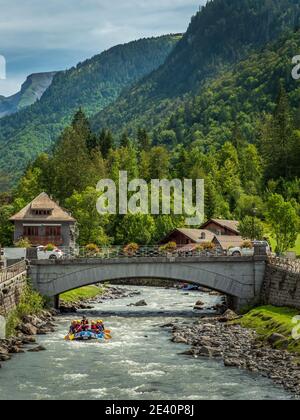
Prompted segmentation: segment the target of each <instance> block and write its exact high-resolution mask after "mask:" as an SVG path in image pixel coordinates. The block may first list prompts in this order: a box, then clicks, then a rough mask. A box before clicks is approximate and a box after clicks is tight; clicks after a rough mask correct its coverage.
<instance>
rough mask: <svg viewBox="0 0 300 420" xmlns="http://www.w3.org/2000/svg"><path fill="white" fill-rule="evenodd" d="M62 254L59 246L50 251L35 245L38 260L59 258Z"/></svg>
mask: <svg viewBox="0 0 300 420" xmlns="http://www.w3.org/2000/svg"><path fill="white" fill-rule="evenodd" d="M63 256H64V253H63V252H62V250H61V249H59V248H54V249H53V250H52V251H49V250H47V247H44V246H38V247H37V257H38V260H60V259H62V258H63Z"/></svg>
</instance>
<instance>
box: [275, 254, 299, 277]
mask: <svg viewBox="0 0 300 420" xmlns="http://www.w3.org/2000/svg"><path fill="white" fill-rule="evenodd" d="M269 263H270V264H271V265H274V266H276V267H279V268H282V269H283V270H285V271H287V272H289V273H294V274H300V260H291V259H289V258H280V257H269Z"/></svg>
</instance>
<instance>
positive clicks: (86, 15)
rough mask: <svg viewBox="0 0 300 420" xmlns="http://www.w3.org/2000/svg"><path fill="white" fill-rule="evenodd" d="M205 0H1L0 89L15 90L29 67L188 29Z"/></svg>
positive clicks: (61, 65) (64, 62) (57, 64)
mask: <svg viewBox="0 0 300 420" xmlns="http://www.w3.org/2000/svg"><path fill="white" fill-rule="evenodd" d="M204 3H205V0H0V40H1V41H0V95H4V96H8V95H11V94H13V93H15V92H17V91H18V90H19V89H20V86H21V84H22V83H23V82H24V81H25V79H26V77H27V76H28V75H29V74H31V73H37V72H43V71H54V70H64V69H67V68H70V67H72V66H74V65H76V64H77V63H78V62H80V61H83V60H85V59H86V58H89V57H91V56H93V55H95V54H98V53H100V52H102V51H104V50H106V49H108V48H110V47H113V46H114V45H117V44H123V43H126V42H129V41H132V40H135V39H139V38H143V37H149V36H157V35H163V34H167V33H178V32H184V31H185V30H186V29H187V27H188V24H189V22H190V19H191V16H192V15H194V14H195V13H196V12H197V11H198V9H199V7H200V5H201V4H204ZM1 56H2V57H1ZM3 57H4V59H5V61H6V79H5V80H4V79H2V77H4V69H3V61H4V60H3Z"/></svg>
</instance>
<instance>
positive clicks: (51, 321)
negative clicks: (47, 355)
mask: <svg viewBox="0 0 300 420" xmlns="http://www.w3.org/2000/svg"><path fill="white" fill-rule="evenodd" d="M138 294H139V292H136V291H134V292H132V291H129V290H126V289H124V288H122V289H120V288H118V287H111V286H103V287H98V286H88V287H84V288H82V289H77V290H75V291H72V292H68V293H65V294H64V295H63V299H62V304H61V308H60V311H57V310H52V309H51V310H50V309H46V308H45V305H46V303H45V302H44V300H43V298H42V297H41V296H40V295H39V294H38V293H36V292H34V291H32V290H31V289H30V288H27V289H26V290H25V292H24V295H23V296H22V298H21V300H20V303H19V305H18V306H17V308H16V309H15V310H14V311H13V312H12V313H11V314H10V315H9V317H8V319H7V326H6V332H7V337H8V338H7V339H4V340H0V368H1V367H2V366H1V362H6V361H9V360H11V358H12V357H13V355H14V354H20V353H25V352H27V351H28V352H40V351H45V350H47V349H46V348H45V347H44V346H41V345H39V344H38V343H37V339H38V336H41V335H47V334H50V333H54V332H55V331H56V324H55V322H56V320H57V319H58V317H60V316H61V315H62V314H64V313H76V312H77V310H79V309H93V307H94V306H93V305H95V304H98V303H101V302H104V301H106V300H115V299H122V298H126V297H133V296H136V295H138Z"/></svg>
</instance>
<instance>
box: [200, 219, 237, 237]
mask: <svg viewBox="0 0 300 420" xmlns="http://www.w3.org/2000/svg"><path fill="white" fill-rule="evenodd" d="M238 226H239V222H238V221H237V220H222V219H211V220H208V221H207V222H206V223H204V224H203V225H202V226H201V229H206V230H209V231H210V232H212V233H214V234H215V235H216V236H221V235H225V236H240V232H239V228H238Z"/></svg>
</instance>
